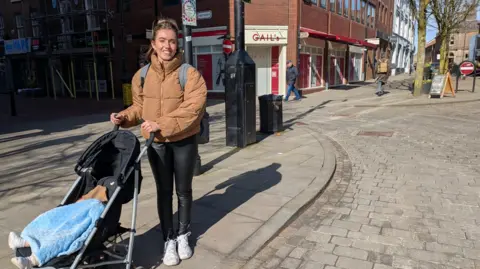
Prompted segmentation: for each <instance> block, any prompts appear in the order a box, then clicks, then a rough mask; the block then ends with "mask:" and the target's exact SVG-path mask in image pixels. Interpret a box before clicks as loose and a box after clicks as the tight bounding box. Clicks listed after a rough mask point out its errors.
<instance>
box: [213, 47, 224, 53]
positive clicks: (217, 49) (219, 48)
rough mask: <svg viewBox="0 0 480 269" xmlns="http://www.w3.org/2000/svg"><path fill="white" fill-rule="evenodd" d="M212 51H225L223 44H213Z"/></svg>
mask: <svg viewBox="0 0 480 269" xmlns="http://www.w3.org/2000/svg"><path fill="white" fill-rule="evenodd" d="M212 52H214V53H215V52H222V53H223V46H222V45H215V46H212Z"/></svg>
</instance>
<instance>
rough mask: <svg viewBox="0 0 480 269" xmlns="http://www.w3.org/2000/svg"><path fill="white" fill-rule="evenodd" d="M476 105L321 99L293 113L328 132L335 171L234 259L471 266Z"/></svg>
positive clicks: (310, 264) (308, 264) (268, 264)
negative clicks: (322, 103) (251, 253)
mask: <svg viewBox="0 0 480 269" xmlns="http://www.w3.org/2000/svg"><path fill="white" fill-rule="evenodd" d="M479 112H480V109H479V108H478V103H471V104H452V105H442V106H431V107H430V106H429V107H405V108H352V107H336V108H334V107H328V106H327V107H325V108H323V109H318V110H315V111H313V112H311V113H310V114H309V115H307V116H305V117H303V118H302V119H301V122H302V123H303V124H307V126H308V127H309V128H311V129H314V130H320V131H322V132H323V133H324V134H326V135H328V136H329V137H331V138H332V140H333V141H335V144H336V146H337V152H338V154H337V155H338V156H337V165H338V167H337V172H336V174H335V177H334V179H333V181H332V183H331V184H330V185H329V187H328V188H327V190H326V192H325V193H324V194H323V195H322V196H321V197H320V198H319V199H318V200H317V201H316V202H315V203H314V204H313V205H312V206H311V207H310V208H309V209H308V210H306V211H305V212H304V213H303V214H302V215H301V216H300V217H299V218H298V219H297V220H296V221H294V222H293V223H291V224H290V225H289V226H288V227H287V228H285V229H284V230H283V232H281V234H280V235H279V236H278V237H277V238H275V239H274V240H273V241H271V242H270V243H269V244H268V245H267V246H266V247H264V248H263V249H262V251H261V252H260V253H258V254H257V255H256V257H255V258H254V259H252V260H251V261H250V262H249V263H248V264H247V265H246V266H245V267H244V268H245V269H247V268H248V269H250V268H287V269H297V268H300V269H313V268H315V269H322V268H325V269H334V268H344V269H363V268H365V269H372V268H374V269H388V268H404V269H409V268H422V269H433V268H439V269H450V268H459V269H460V268H461V269H467V268H474V269H478V268H480V229H479V226H480V209H479V203H480V197H479V195H480V179H479V172H480V168H479V166H478V163H479V159H478V150H479V149H480V143H479V139H478V131H479V124H480V120H479V119H478V118H477V116H476V115H478V113H479ZM362 131H363V133H362ZM374 132H377V133H374ZM375 135H383V136H375Z"/></svg>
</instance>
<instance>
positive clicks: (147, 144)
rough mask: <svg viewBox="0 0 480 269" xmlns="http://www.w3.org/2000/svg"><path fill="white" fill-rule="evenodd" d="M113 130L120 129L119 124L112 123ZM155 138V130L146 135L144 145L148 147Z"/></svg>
mask: <svg viewBox="0 0 480 269" xmlns="http://www.w3.org/2000/svg"><path fill="white" fill-rule="evenodd" d="M142 122H143V121H142ZM113 130H114V131H118V130H120V125H116V124H115V125H114V126H113ZM154 139H155V132H151V133H150V137H148V139H147V142H146V143H145V146H146V147H147V148H149V147H150V146H151V145H152V144H153V140H154Z"/></svg>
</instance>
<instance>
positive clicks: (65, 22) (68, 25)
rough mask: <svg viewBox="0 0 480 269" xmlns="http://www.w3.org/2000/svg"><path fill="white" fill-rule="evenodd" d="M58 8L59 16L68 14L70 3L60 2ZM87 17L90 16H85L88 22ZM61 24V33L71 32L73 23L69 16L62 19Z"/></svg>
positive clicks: (70, 9)
mask: <svg viewBox="0 0 480 269" xmlns="http://www.w3.org/2000/svg"><path fill="white" fill-rule="evenodd" d="M59 6H60V14H68V13H69V12H71V11H72V3H71V2H70V1H69V0H67V1H62V2H60V5H59ZM88 16H90V15H87V22H88ZM61 24H62V33H71V32H73V22H72V19H71V18H70V17H69V16H64V17H62V19H61Z"/></svg>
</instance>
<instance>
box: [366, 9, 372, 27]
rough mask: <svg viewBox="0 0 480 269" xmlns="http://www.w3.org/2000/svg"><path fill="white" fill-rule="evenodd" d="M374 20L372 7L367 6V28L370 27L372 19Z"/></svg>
mask: <svg viewBox="0 0 480 269" xmlns="http://www.w3.org/2000/svg"><path fill="white" fill-rule="evenodd" d="M371 18H372V6H371V5H368V6H367V27H369V26H370V19H371Z"/></svg>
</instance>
